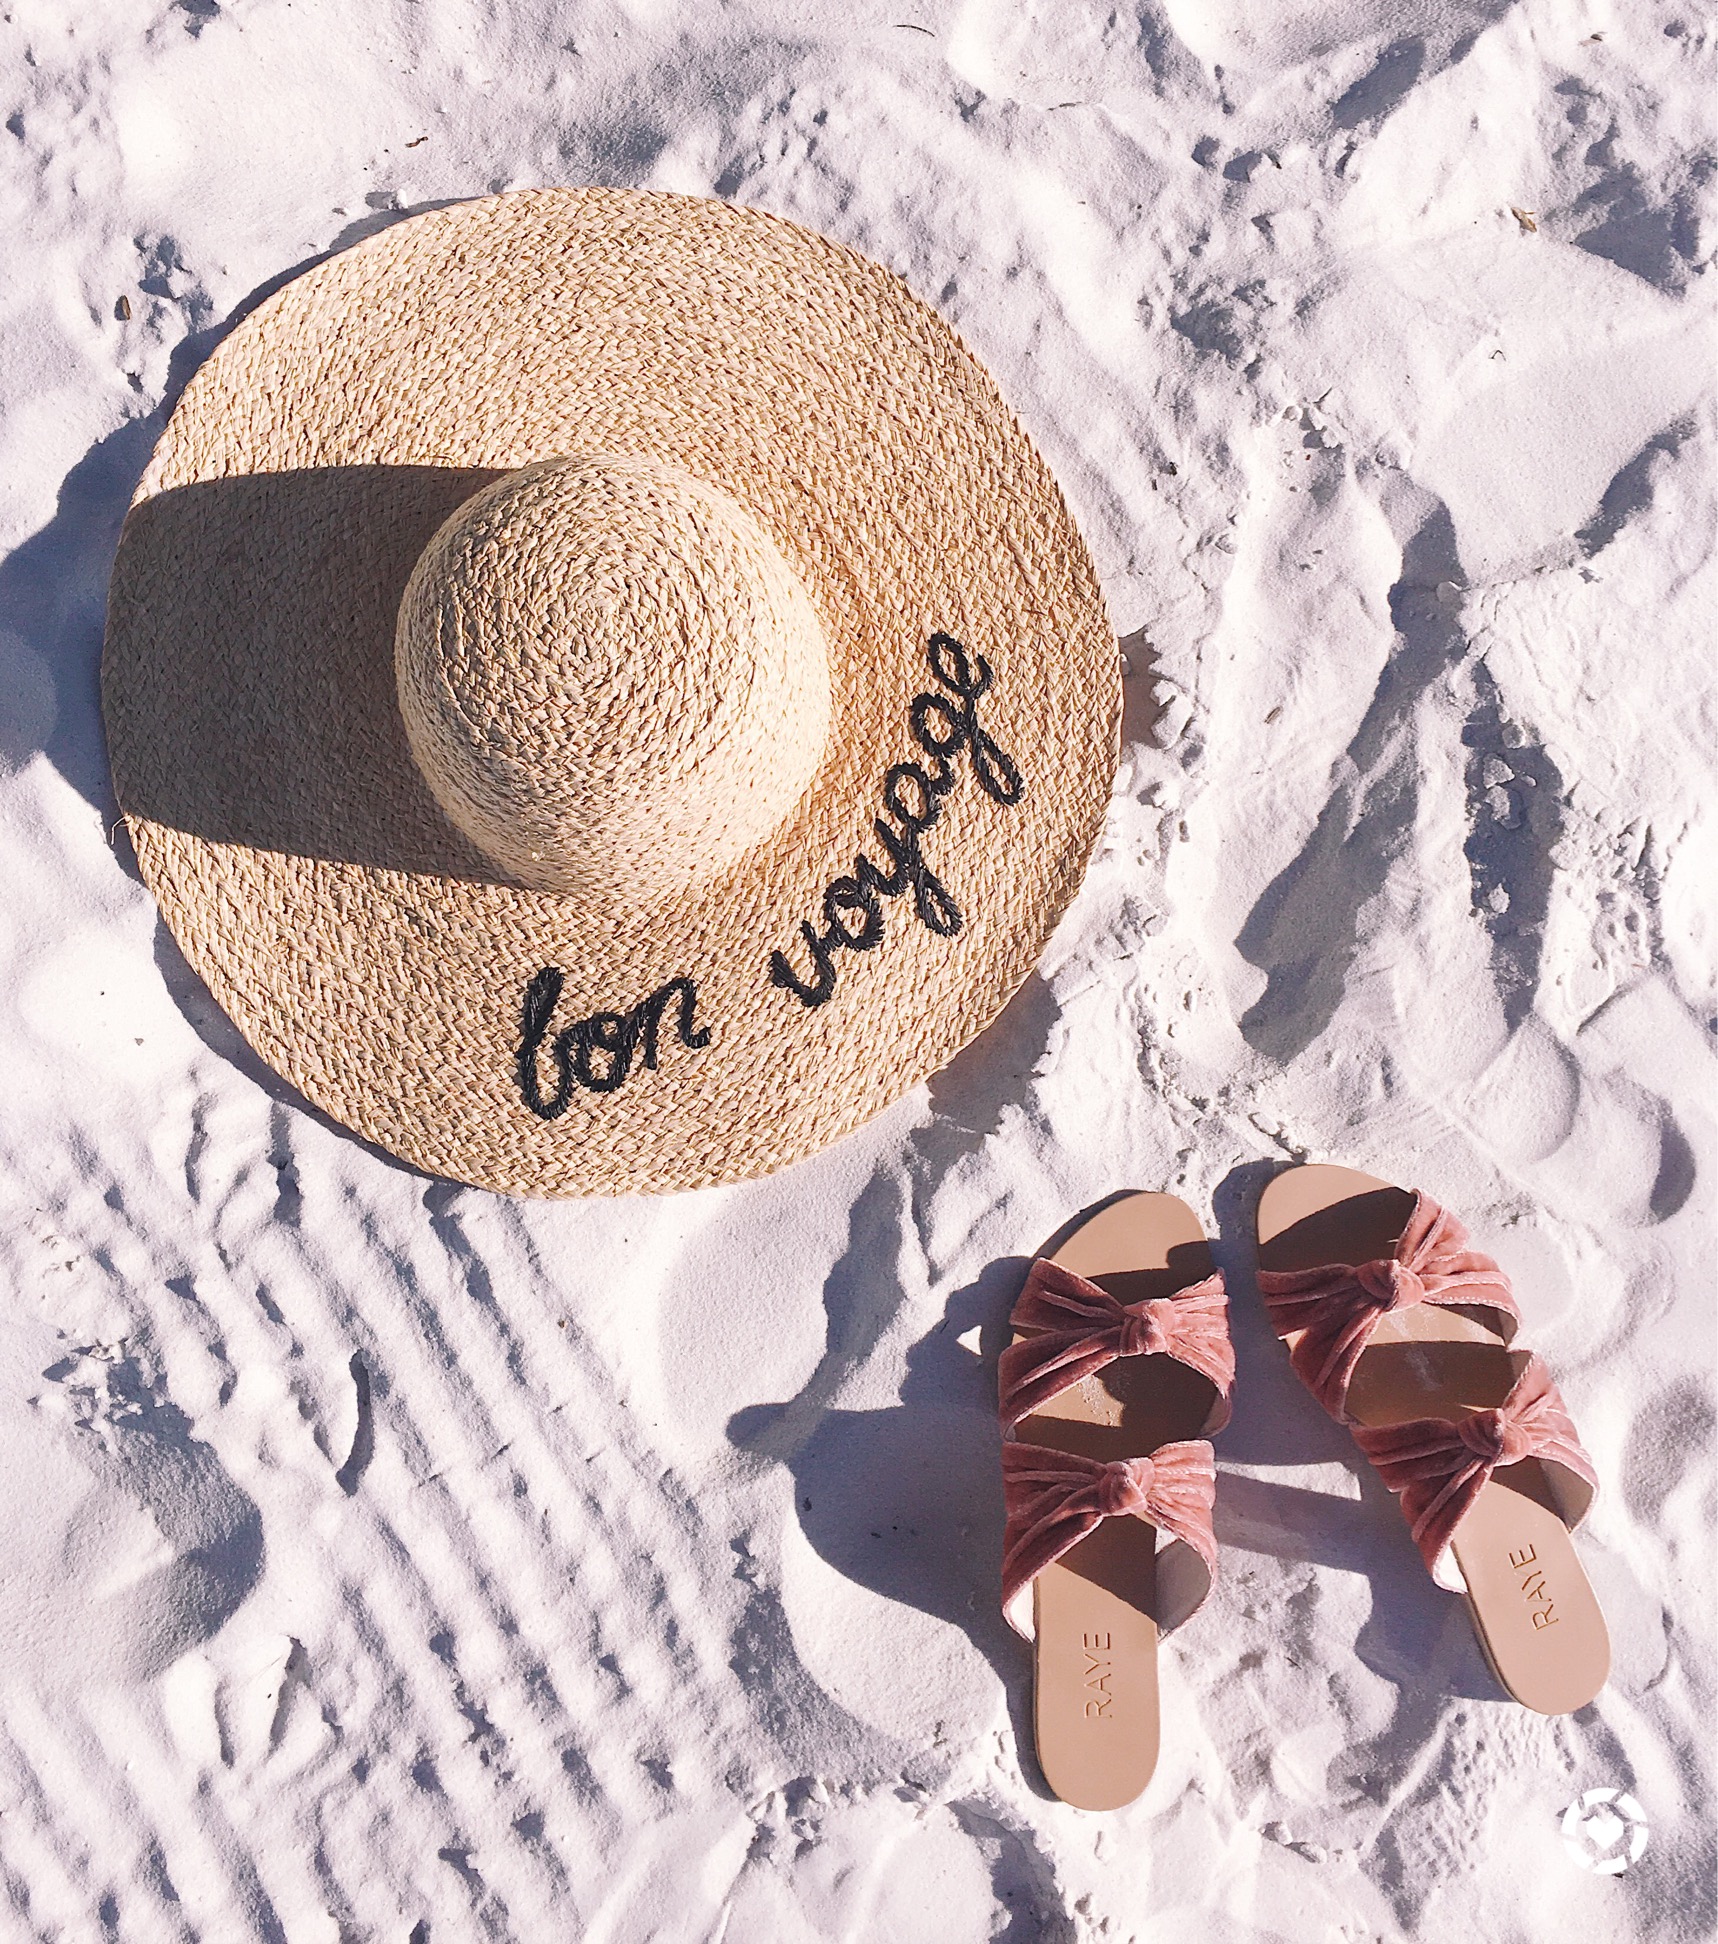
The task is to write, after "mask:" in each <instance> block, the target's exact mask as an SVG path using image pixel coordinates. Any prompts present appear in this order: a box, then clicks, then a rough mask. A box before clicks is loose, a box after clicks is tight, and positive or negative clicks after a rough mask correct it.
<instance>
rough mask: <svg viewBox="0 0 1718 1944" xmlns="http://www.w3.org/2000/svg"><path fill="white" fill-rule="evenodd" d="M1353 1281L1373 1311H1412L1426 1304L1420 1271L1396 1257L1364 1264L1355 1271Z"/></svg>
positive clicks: (1424, 1288) (1424, 1287)
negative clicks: (1413, 1307)
mask: <svg viewBox="0 0 1718 1944" xmlns="http://www.w3.org/2000/svg"><path fill="white" fill-rule="evenodd" d="M1354 1281H1355V1283H1356V1285H1357V1286H1358V1287H1359V1289H1360V1291H1361V1293H1362V1294H1363V1295H1365V1296H1366V1297H1367V1298H1368V1299H1369V1300H1370V1301H1371V1304H1372V1307H1373V1308H1374V1309H1378V1310H1399V1309H1409V1308H1411V1307H1412V1306H1413V1305H1414V1304H1415V1303H1423V1302H1424V1301H1425V1300H1426V1285H1425V1282H1424V1280H1423V1279H1422V1278H1421V1276H1420V1275H1419V1274H1418V1272H1417V1271H1415V1270H1413V1269H1410V1268H1409V1267H1408V1265H1407V1263H1405V1262H1398V1261H1397V1260H1396V1259H1395V1257H1393V1256H1386V1257H1383V1258H1381V1259H1380V1260H1378V1261H1376V1262H1363V1263H1361V1264H1360V1265H1359V1267H1358V1268H1356V1270H1355V1271H1354Z"/></svg>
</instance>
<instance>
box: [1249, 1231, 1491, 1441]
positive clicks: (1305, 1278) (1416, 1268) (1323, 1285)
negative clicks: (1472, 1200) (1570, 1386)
mask: <svg viewBox="0 0 1718 1944" xmlns="http://www.w3.org/2000/svg"><path fill="white" fill-rule="evenodd" d="M1259 1294H1260V1295H1261V1296H1263V1297H1264V1299H1265V1308H1266V1309H1267V1310H1268V1311H1269V1312H1270V1317H1271V1323H1272V1325H1273V1327H1274V1328H1275V1329H1276V1332H1277V1334H1278V1335H1279V1336H1285V1337H1293V1338H1294V1339H1295V1343H1294V1346H1293V1348H1292V1349H1291V1351H1290V1352H1289V1357H1290V1361H1291V1362H1292V1363H1293V1364H1294V1367H1295V1370H1296V1371H1297V1373H1298V1374H1299V1376H1300V1378H1301V1381H1302V1382H1303V1383H1304V1384H1305V1385H1306V1387H1307V1389H1308V1390H1310V1391H1311V1392H1312V1394H1313V1396H1314V1397H1316V1398H1317V1399H1318V1401H1319V1402H1320V1403H1321V1404H1322V1405H1323V1406H1324V1408H1325V1409H1326V1410H1327V1411H1328V1412H1329V1413H1330V1415H1331V1416H1332V1417H1334V1418H1338V1419H1340V1420H1341V1421H1343V1422H1344V1423H1347V1422H1348V1421H1349V1419H1348V1386H1349V1382H1350V1380H1351V1379H1352V1378H1353V1375H1354V1366H1355V1365H1356V1364H1357V1363H1358V1362H1359V1361H1360V1359H1361V1356H1362V1355H1363V1354H1364V1352H1365V1349H1366V1346H1367V1344H1368V1343H1369V1342H1370V1341H1371V1340H1372V1333H1373V1331H1374V1330H1375V1329H1377V1327H1378V1324H1379V1321H1380V1319H1381V1318H1383V1317H1385V1316H1387V1315H1389V1314H1390V1313H1391V1312H1392V1311H1394V1310H1403V1309H1411V1308H1412V1307H1413V1306H1414V1305H1415V1304H1416V1303H1474V1304H1480V1305H1483V1306H1484V1307H1486V1308H1488V1309H1493V1310H1497V1311H1498V1312H1500V1313H1501V1315H1502V1317H1503V1319H1504V1332H1505V1335H1506V1337H1507V1336H1509V1335H1513V1334H1514V1325H1515V1320H1516V1316H1517V1311H1516V1307H1515V1298H1514V1296H1513V1294H1512V1293H1511V1291H1510V1287H1509V1280H1508V1278H1507V1277H1506V1276H1505V1275H1504V1273H1503V1271H1502V1270H1501V1269H1499V1268H1498V1266H1497V1264H1496V1263H1495V1262H1493V1261H1492V1259H1491V1257H1490V1256H1487V1255H1481V1254H1480V1252H1479V1251H1478V1250H1477V1249H1470V1248H1469V1247H1468V1240H1467V1230H1466V1229H1465V1228H1463V1227H1462V1225H1461V1223H1460V1222H1458V1221H1457V1220H1456V1218H1455V1217H1454V1216H1453V1215H1452V1214H1450V1213H1449V1211H1448V1210H1447V1209H1443V1208H1440V1207H1439V1206H1438V1204H1437V1203H1436V1202H1435V1201H1432V1200H1431V1199H1430V1198H1429V1197H1427V1196H1425V1195H1416V1196H1415V1197H1414V1209H1413V1213H1412V1214H1411V1215H1410V1216H1409V1217H1408V1222H1407V1226H1406V1227H1405V1228H1404V1229H1403V1230H1402V1236H1401V1240H1400V1241H1399V1242H1398V1243H1397V1244H1396V1247H1395V1250H1394V1251H1393V1253H1392V1254H1390V1255H1389V1256H1386V1257H1382V1258H1380V1259H1379V1260H1377V1261H1374V1262H1358V1263H1348V1262H1328V1263H1324V1264H1321V1265H1320V1266H1319V1267H1317V1268H1314V1269H1280V1270H1272V1269H1261V1270H1260V1271H1259Z"/></svg>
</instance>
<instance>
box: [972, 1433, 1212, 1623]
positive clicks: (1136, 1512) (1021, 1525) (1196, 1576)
mask: <svg viewBox="0 0 1718 1944" xmlns="http://www.w3.org/2000/svg"><path fill="white" fill-rule="evenodd" d="M1216 1490H1217V1470H1216V1463H1215V1460H1214V1459H1213V1457H1212V1453H1211V1447H1210V1445H1209V1444H1208V1443H1207V1442H1206V1441H1205V1440H1204V1439H1203V1438H1186V1439H1180V1440H1177V1441H1175V1442H1173V1443H1170V1444H1162V1445H1159V1446H1158V1448H1157V1449H1156V1450H1155V1451H1154V1452H1152V1453H1151V1455H1150V1456H1149V1457H1146V1458H1115V1459H1111V1460H1110V1461H1109V1462H1108V1463H1105V1462H1104V1461H1103V1460H1101V1459H1097V1458H1085V1457H1082V1456H1080V1455H1079V1454H1078V1453H1077V1452H1072V1451H1058V1450H1056V1449H1054V1448H1053V1447H1052V1446H1049V1445H1039V1444H1029V1443H1027V1442H1025V1441H1024V1440H1022V1439H1010V1440H1008V1441H1007V1442H1006V1443H1005V1444H1004V1445H1003V1447H1002V1495H1003V1503H1004V1505H1005V1507H1006V1509H1007V1523H1006V1525H1005V1527H1004V1530H1003V1539H1002V1611H1003V1613H1004V1614H1005V1615H1006V1616H1007V1619H1008V1622H1009V1624H1010V1625H1011V1626H1012V1627H1013V1628H1014V1629H1015V1630H1016V1631H1017V1632H1019V1633H1022V1634H1025V1635H1026V1636H1027V1637H1028V1638H1030V1636H1031V1631H1032V1629H1031V1619H1030V1615H1031V1601H1030V1600H1028V1599H1027V1598H1026V1597H1025V1595H1026V1591H1027V1589H1028V1588H1029V1587H1030V1586H1031V1584H1032V1582H1033V1580H1035V1579H1036V1578H1037V1577H1038V1575H1039V1574H1040V1573H1041V1572H1043V1570H1044V1568H1045V1567H1046V1566H1050V1565H1053V1564H1054V1563H1055V1562H1056V1561H1057V1560H1058V1559H1060V1558H1061V1556H1062V1555H1063V1554H1064V1553H1065V1552H1067V1551H1068V1549H1069V1548H1070V1547H1072V1546H1076V1545H1078V1544H1079V1542H1080V1541H1081V1540H1082V1539H1084V1538H1085V1537H1086V1535H1087V1534H1088V1533H1090V1532H1092V1531H1094V1530H1095V1529H1096V1528H1097V1526H1098V1525H1099V1523H1100V1522H1101V1521H1102V1520H1104V1519H1113V1518H1125V1517H1132V1518H1136V1519H1143V1520H1145V1521H1146V1522H1147V1523H1148V1524H1149V1525H1154V1526H1156V1527H1157V1528H1158V1529H1159V1531H1161V1532H1163V1533H1165V1534H1167V1535H1168V1539H1169V1545H1168V1547H1166V1548H1165V1549H1164V1556H1163V1557H1162V1558H1161V1559H1160V1566H1164V1567H1168V1566H1169V1565H1170V1559H1169V1555H1170V1554H1171V1553H1175V1554H1179V1555H1180V1557H1179V1558H1177V1559H1176V1560H1175V1565H1176V1567H1178V1568H1180V1569H1181V1570H1180V1571H1177V1572H1169V1573H1166V1574H1165V1575H1164V1576H1163V1580H1162V1581H1161V1582H1160V1593H1161V1594H1166V1595H1167V1596H1168V1597H1167V1599H1160V1601H1159V1604H1160V1606H1162V1607H1164V1609H1165V1610H1164V1612H1162V1613H1160V1614H1159V1615H1158V1616H1157V1617H1158V1625H1159V1626H1160V1627H1161V1628H1162V1629H1163V1630H1164V1631H1165V1632H1167V1631H1168V1630H1169V1628H1170V1627H1172V1626H1178V1625H1179V1624H1180V1622H1181V1621H1183V1620H1185V1619H1186V1618H1187V1616H1188V1615H1189V1614H1190V1613H1192V1612H1193V1611H1194V1610H1195V1608H1197V1607H1198V1606H1199V1605H1200V1604H1201V1602H1202V1601H1203V1600H1204V1598H1205V1595H1206V1593H1208V1592H1209V1591H1210V1587H1211V1581H1212V1579H1213V1578H1214V1577H1215V1575H1216V1571H1217V1541H1216V1538H1215V1536H1214V1534H1213V1533H1212V1530H1211V1508H1212V1505H1213V1503H1214V1501H1215V1497H1216ZM1188 1569H1191V1570H1190V1571H1189V1570H1188ZM1170 1582H1174V1585H1173V1586H1171V1584H1170Z"/></svg>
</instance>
